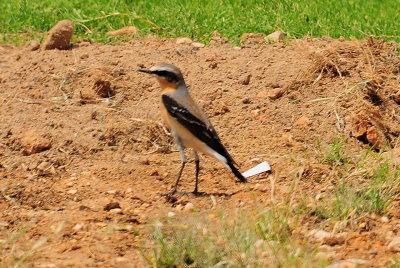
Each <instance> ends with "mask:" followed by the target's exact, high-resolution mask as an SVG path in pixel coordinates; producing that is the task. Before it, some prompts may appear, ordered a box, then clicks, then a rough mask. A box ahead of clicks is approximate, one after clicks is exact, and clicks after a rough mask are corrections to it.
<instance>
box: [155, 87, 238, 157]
mask: <svg viewBox="0 0 400 268" xmlns="http://www.w3.org/2000/svg"><path fill="white" fill-rule="evenodd" d="M161 98H162V102H163V104H164V105H165V108H166V109H167V111H168V113H169V114H170V115H171V116H172V117H174V118H175V119H176V120H177V121H178V122H179V123H180V124H181V125H183V126H184V127H185V128H186V129H187V130H189V131H190V133H192V134H193V135H194V136H195V137H196V138H198V139H199V140H201V141H202V142H204V143H205V144H207V146H209V147H210V148H211V149H213V150H214V151H216V152H217V153H218V154H220V155H222V156H223V157H225V158H226V160H227V161H228V162H229V163H234V161H233V159H232V157H231V156H230V155H229V153H228V151H227V150H226V149H225V147H224V146H223V145H222V144H221V140H220V139H219V137H218V135H217V132H216V131H215V129H214V128H213V126H212V125H211V123H208V120H207V122H204V121H203V120H201V119H199V118H198V117H196V116H195V115H194V114H193V113H191V112H190V111H189V110H188V109H187V108H185V107H184V106H183V105H180V104H179V103H178V102H176V101H175V100H174V99H172V98H171V97H170V96H168V95H162V97H161Z"/></svg>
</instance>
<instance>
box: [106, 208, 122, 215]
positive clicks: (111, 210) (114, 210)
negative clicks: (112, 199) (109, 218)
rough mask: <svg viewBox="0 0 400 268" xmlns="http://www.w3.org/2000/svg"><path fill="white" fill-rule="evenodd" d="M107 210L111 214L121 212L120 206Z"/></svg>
mask: <svg viewBox="0 0 400 268" xmlns="http://www.w3.org/2000/svg"><path fill="white" fill-rule="evenodd" d="M108 212H110V213H112V214H122V209H120V208H113V209H110V210H109V211H108Z"/></svg>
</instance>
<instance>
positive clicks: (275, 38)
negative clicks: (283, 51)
mask: <svg viewBox="0 0 400 268" xmlns="http://www.w3.org/2000/svg"><path fill="white" fill-rule="evenodd" d="M284 37H285V33H284V32H282V31H275V32H273V33H272V34H269V35H267V36H266V37H265V40H267V41H272V42H279V41H281V40H282V39H283V38H284Z"/></svg>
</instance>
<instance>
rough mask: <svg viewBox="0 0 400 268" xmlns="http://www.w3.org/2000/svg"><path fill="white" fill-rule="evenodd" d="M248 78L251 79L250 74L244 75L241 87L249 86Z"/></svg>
mask: <svg viewBox="0 0 400 268" xmlns="http://www.w3.org/2000/svg"><path fill="white" fill-rule="evenodd" d="M250 78H251V74H248V75H246V76H245V77H244V78H243V79H242V81H241V84H242V85H248V84H250Z"/></svg>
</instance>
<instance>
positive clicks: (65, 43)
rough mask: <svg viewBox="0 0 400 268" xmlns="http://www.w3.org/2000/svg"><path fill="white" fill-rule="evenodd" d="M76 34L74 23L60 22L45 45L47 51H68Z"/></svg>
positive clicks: (50, 32)
mask: <svg viewBox="0 0 400 268" xmlns="http://www.w3.org/2000/svg"><path fill="white" fill-rule="evenodd" d="M73 32H74V23H73V22H72V21H70V20H62V21H60V22H58V23H57V24H56V25H55V26H54V27H53V28H51V30H50V31H49V35H48V36H47V38H46V41H45V42H44V44H43V47H44V49H45V50H49V49H68V48H69V45H70V41H71V38H72V35H73Z"/></svg>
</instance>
